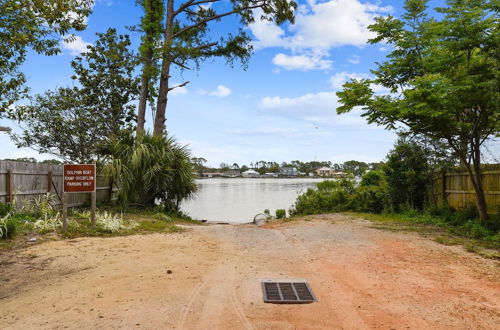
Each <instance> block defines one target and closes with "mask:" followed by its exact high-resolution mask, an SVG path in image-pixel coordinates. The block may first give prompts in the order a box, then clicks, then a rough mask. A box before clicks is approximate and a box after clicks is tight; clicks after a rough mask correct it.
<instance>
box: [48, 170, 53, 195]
mask: <svg viewBox="0 0 500 330" xmlns="http://www.w3.org/2000/svg"><path fill="white" fill-rule="evenodd" d="M51 191H52V171H49V173H47V192H48V193H49V194H50V192H51Z"/></svg>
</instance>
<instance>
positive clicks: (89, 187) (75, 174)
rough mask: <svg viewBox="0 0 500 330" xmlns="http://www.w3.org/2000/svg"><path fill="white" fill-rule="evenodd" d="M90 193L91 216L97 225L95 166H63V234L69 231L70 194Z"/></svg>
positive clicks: (93, 222)
mask: <svg viewBox="0 0 500 330" xmlns="http://www.w3.org/2000/svg"><path fill="white" fill-rule="evenodd" d="M82 192H89V193H90V195H91V196H90V204H91V205H90V214H91V221H92V224H95V209H96V172H95V164H64V165H63V232H66V230H67V229H68V194H69V193H82Z"/></svg>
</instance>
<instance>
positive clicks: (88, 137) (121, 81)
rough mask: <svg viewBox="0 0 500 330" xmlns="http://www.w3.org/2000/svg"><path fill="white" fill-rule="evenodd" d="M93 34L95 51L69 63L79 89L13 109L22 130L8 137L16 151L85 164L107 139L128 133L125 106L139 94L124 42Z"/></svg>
mask: <svg viewBox="0 0 500 330" xmlns="http://www.w3.org/2000/svg"><path fill="white" fill-rule="evenodd" d="M97 35H98V36H99V39H98V40H97V41H96V43H95V46H89V48H88V51H87V52H85V53H84V54H83V55H82V57H77V58H76V59H75V60H74V61H73V62H72V63H71V65H72V67H73V69H74V71H75V74H74V76H73V78H74V79H75V80H77V81H78V85H79V86H78V87H72V88H59V89H56V90H54V91H47V92H45V93H44V94H42V95H36V96H35V97H33V98H31V104H30V105H27V106H18V107H16V118H18V119H19V120H20V121H21V123H22V127H23V128H24V130H23V133H22V134H20V135H16V134H14V135H13V138H14V140H15V141H16V144H17V145H18V146H19V147H30V148H32V149H35V150H38V151H39V152H44V153H50V154H53V155H57V156H59V157H61V158H63V159H66V160H71V161H78V162H87V161H90V160H93V159H96V158H97V157H98V155H99V147H100V146H102V145H104V144H105V142H106V141H108V140H109V139H110V138H111V137H112V136H115V135H119V134H121V130H122V129H124V128H129V129H131V128H132V123H133V119H134V115H135V113H134V110H135V108H134V106H132V105H130V101H132V100H134V99H135V98H136V96H137V95H138V78H136V77H134V75H133V74H134V73H133V71H134V68H135V66H136V60H135V57H134V55H133V53H132V52H131V51H129V50H128V47H129V46H130V41H129V38H128V36H123V35H117V34H116V30H114V29H109V30H108V31H107V32H106V33H98V34H97Z"/></svg>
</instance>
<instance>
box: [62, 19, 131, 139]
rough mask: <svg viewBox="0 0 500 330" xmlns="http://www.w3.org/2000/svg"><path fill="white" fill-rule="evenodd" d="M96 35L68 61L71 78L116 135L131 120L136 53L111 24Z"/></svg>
mask: <svg viewBox="0 0 500 330" xmlns="http://www.w3.org/2000/svg"><path fill="white" fill-rule="evenodd" d="M96 35H97V36H98V39H97V41H96V43H95V45H93V46H89V51H88V52H85V53H83V55H82V56H78V57H76V58H75V60H74V61H72V62H71V66H72V67H73V69H74V71H75V74H74V75H73V77H72V78H73V79H76V80H77V81H78V82H79V84H80V85H81V88H80V89H79V90H80V92H81V93H82V94H84V95H86V96H87V100H88V102H89V105H90V106H93V107H95V108H98V109H99V110H100V111H101V112H103V113H104V114H103V115H104V116H105V118H106V122H105V123H104V124H105V125H106V126H107V127H108V129H109V131H110V133H112V134H115V135H116V134H118V133H119V131H120V130H121V129H122V128H123V127H124V126H126V125H128V126H132V122H133V120H135V106H134V105H133V104H130V102H131V101H134V100H136V99H137V97H138V93H139V78H138V77H136V75H135V72H134V71H135V69H136V67H137V61H136V55H135V53H134V52H133V51H132V50H130V38H129V36H128V35H122V34H117V32H116V29H113V28H110V29H108V30H107V31H106V33H96Z"/></svg>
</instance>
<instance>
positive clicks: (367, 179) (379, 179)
mask: <svg viewBox="0 0 500 330" xmlns="http://www.w3.org/2000/svg"><path fill="white" fill-rule="evenodd" d="M384 180H385V177H384V173H383V172H381V171H370V172H367V173H365V175H363V177H362V178H361V183H360V186H363V187H367V186H379V185H381V184H382V183H383V181H384Z"/></svg>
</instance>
